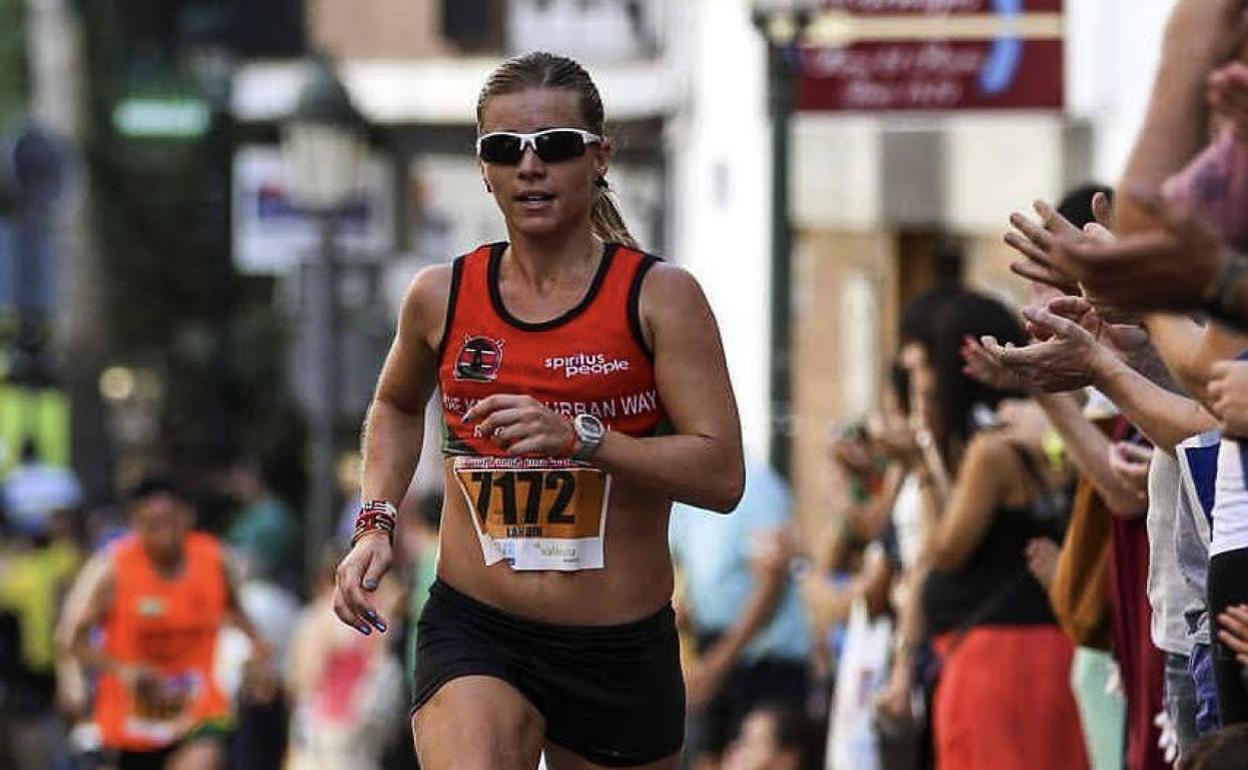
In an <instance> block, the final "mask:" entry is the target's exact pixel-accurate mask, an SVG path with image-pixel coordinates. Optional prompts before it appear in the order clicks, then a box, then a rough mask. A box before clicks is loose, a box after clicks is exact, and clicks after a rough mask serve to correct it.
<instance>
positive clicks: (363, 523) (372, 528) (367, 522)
mask: <svg viewBox="0 0 1248 770" xmlns="http://www.w3.org/2000/svg"><path fill="white" fill-rule="evenodd" d="M398 515H399V511H398V509H397V508H395V507H394V505H393V504H392V503H388V502H386V501H385V500H369V501H368V502H366V503H364V504H363V505H361V506H360V512H359V513H357V514H356V515H355V529H354V530H353V531H352V533H351V546H352V547H353V548H354V547H355V544H356V543H357V542H359V540H360V538H362V537H364V536H365V535H368V534H371V533H373V532H382V533H384V534H385V536H386V537H387V538H389V539H390V543H391V544H393V543H394V523H395V521H396V519H397V518H398Z"/></svg>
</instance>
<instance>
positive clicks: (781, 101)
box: [753, 0, 819, 476]
mask: <svg viewBox="0 0 1248 770" xmlns="http://www.w3.org/2000/svg"><path fill="white" fill-rule="evenodd" d="M818 5H819V3H818V2H817V1H816V0H758V2H755V3H754V9H753V19H754V26H755V27H756V28H757V29H758V31H759V34H761V35H762V36H763V39H764V40H765V41H766V43H767V105H768V112H769V113H770V116H771V367H770V390H771V421H770V422H771V430H770V434H771V440H770V444H771V457H770V460H771V464H772V466H773V467H775V469H776V470H777V471H779V472H780V473H781V474H783V475H784V476H788V475H789V472H790V454H791V450H792V447H791V442H792V436H791V435H790V433H791V426H792V422H793V421H792V419H791V416H792V409H793V406H792V371H791V367H792V363H793V362H792V354H791V353H792V334H791V328H792V327H791V297H792V280H793V279H792V250H793V225H792V222H791V221H790V219H789V215H790V212H789V147H790V141H789V138H790V132H791V124H792V117H793V112H794V110H795V107H796V102H797V96H796V82H795V81H796V76H797V74H798V64H797V62H796V58H795V57H796V54H797V45H798V43H799V42H800V40H801V37H802V33H803V32H804V31H805V29H806V27H807V26H809V24H810V20H811V16H812V14H813V13H814V11H815V9H816V8H817V6H818Z"/></svg>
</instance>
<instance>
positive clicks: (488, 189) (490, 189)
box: [481, 179, 494, 193]
mask: <svg viewBox="0 0 1248 770" xmlns="http://www.w3.org/2000/svg"><path fill="white" fill-rule="evenodd" d="M481 181H482V182H485V191H486V192H488V193H493V192H494V188H493V187H490V180H488V179H482V180H481Z"/></svg>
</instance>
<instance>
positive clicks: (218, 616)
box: [95, 532, 229, 751]
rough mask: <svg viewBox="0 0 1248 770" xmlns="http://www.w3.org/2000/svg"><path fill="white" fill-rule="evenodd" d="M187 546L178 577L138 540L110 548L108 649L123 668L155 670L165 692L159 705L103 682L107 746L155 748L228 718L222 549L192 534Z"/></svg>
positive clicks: (98, 713)
mask: <svg viewBox="0 0 1248 770" xmlns="http://www.w3.org/2000/svg"><path fill="white" fill-rule="evenodd" d="M184 547H185V564H184V566H183V568H182V572H181V574H179V575H178V576H177V577H175V578H172V579H166V578H164V577H162V576H161V575H160V574H159V573H157V572H156V570H155V569H154V568H153V566H152V562H151V560H150V559H149V558H148V556H147V552H146V551H145V550H144V549H143V545H142V543H140V542H139V540H138V538H137V537H135V536H133V535H129V536H126V537H124V538H122V539H121V540H119V541H117V543H116V544H114V545H113V546H112V550H111V552H110V554H109V556H110V558H111V560H112V568H113V575H114V590H113V597H112V604H111V606H110V609H109V611H108V614H107V616H105V618H104V622H103V624H102V625H103V631H104V651H105V652H106V653H108V655H109V656H110V657H112V658H113V659H115V660H118V661H121V662H123V663H140V664H143V665H146V666H149V667H151V668H153V669H155V670H156V671H158V672H159V673H160V674H161V675H162V677H163V680H162V683H161V687H162V688H166V689H165V691H164V694H163V695H162V697H161V702H160V704H159V705H158V706H157V705H152V704H145V703H144V702H143V698H141V697H136V693H132V692H130V691H129V690H128V689H127V688H126V687H125V685H124V684H123V683H122V681H121V679H119V678H118V677H117V676H115V675H113V674H105V675H103V676H101V677H100V682H99V692H98V694H97V696H96V702H95V719H96V723H97V724H98V725H99V727H100V731H101V733H102V738H103V742H104V745H105V746H109V747H111V748H118V749H128V750H136V751H144V750H148V749H153V748H158V747H161V746H166V745H169V744H170V743H172V742H174V741H175V740H177V739H178V738H179V737H180V736H181V734H182V733H184V732H185V731H186V729H188V728H190V727H193V726H195V725H200V724H203V723H205V722H211V721H214V720H220V719H227V718H228V717H229V703H228V701H227V700H226V697H225V695H224V694H223V693H222V692H221V689H220V688H219V687H218V686H217V684H216V680H215V672H214V670H213V669H214V665H215V660H216V648H217V634H218V632H219V631H220V630H221V626H222V624H223V623H224V622H225V616H226V610H227V599H228V588H227V585H226V577H225V568H224V564H223V561H222V554H221V546H220V544H219V543H218V542H217V540H216V539H215V538H213V537H212V536H210V535H206V534H203V533H199V532H193V533H191V534H189V535H187V537H186V542H185V546H184Z"/></svg>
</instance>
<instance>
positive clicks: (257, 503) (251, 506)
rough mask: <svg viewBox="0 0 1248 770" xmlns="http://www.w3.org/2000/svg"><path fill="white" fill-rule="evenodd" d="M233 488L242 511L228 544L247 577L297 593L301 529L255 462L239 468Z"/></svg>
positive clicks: (234, 472)
mask: <svg viewBox="0 0 1248 770" xmlns="http://www.w3.org/2000/svg"><path fill="white" fill-rule="evenodd" d="M229 486H230V491H231V493H232V494H233V495H234V496H235V497H236V498H237V499H238V500H239V503H240V508H239V510H238V512H237V513H236V514H235V515H234V520H233V522H232V523H231V524H230V527H229V529H228V531H227V532H226V535H225V540H226V542H228V543H229V544H230V545H231V546H233V547H234V548H235V549H236V550H237V551H238V553H239V555H240V556H241V557H242V559H243V572H244V574H246V575H249V576H256V577H261V578H264V579H266V580H270V581H273V582H275V583H277V584H278V585H281V586H285V587H286V588H288V589H292V590H293V589H297V588H298V587H299V561H300V560H299V542H300V541H299V529H298V527H297V526H296V524H295V519H294V517H293V516H292V515H291V513H290V509H289V508H287V507H286V504H285V503H284V502H282V500H281V499H280V498H278V496H277V495H276V494H274V492H273V490H272V489H270V488H269V486H268V483H267V482H266V481H265V478H264V473H263V471H262V470H261V469H260V467H259V466H258V465H257V464H256V463H255V462H243V463H239V464H238V465H236V466H235V467H234V468H233V469H232V470H231V472H230V484H229Z"/></svg>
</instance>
